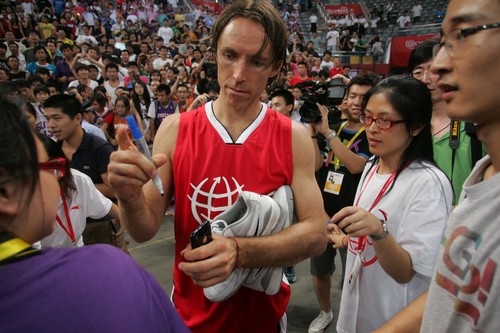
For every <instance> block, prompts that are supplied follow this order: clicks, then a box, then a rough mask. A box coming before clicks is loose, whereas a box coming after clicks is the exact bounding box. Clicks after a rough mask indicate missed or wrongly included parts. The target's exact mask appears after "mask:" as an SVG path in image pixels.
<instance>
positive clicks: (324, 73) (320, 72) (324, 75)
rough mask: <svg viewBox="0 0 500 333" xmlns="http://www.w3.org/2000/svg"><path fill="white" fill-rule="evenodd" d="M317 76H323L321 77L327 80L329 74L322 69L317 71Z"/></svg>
mask: <svg viewBox="0 0 500 333" xmlns="http://www.w3.org/2000/svg"><path fill="white" fill-rule="evenodd" d="M318 76H323V77H326V78H327V79H328V78H329V77H330V74H329V73H328V71H327V70H324V69H322V70H320V71H319V73H318Z"/></svg>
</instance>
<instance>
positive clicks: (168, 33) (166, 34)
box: [157, 19, 174, 45]
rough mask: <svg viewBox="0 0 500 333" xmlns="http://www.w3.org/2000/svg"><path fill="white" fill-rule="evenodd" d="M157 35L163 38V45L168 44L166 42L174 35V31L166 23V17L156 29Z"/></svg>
mask: <svg viewBox="0 0 500 333" xmlns="http://www.w3.org/2000/svg"><path fill="white" fill-rule="evenodd" d="M157 35H158V36H160V37H161V38H163V42H164V45H168V43H169V42H170V39H172V37H174V31H173V30H172V28H170V26H169V25H168V20H167V19H165V20H163V27H161V28H160V29H158V34H157Z"/></svg>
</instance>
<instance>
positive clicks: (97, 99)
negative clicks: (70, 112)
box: [92, 92, 108, 109]
mask: <svg viewBox="0 0 500 333" xmlns="http://www.w3.org/2000/svg"><path fill="white" fill-rule="evenodd" d="M92 102H97V104H99V106H100V107H102V108H103V109H104V107H105V106H106V103H107V102H108V100H107V99H106V97H104V96H103V95H102V94H100V93H98V92H94V95H92Z"/></svg>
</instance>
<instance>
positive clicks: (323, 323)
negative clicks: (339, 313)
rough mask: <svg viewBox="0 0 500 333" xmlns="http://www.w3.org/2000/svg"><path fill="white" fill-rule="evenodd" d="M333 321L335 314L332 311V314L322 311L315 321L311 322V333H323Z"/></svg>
mask: <svg viewBox="0 0 500 333" xmlns="http://www.w3.org/2000/svg"><path fill="white" fill-rule="evenodd" d="M332 320H333V313H332V311H330V312H328V313H327V312H325V311H321V312H320V313H319V315H318V316H317V317H316V318H314V320H313V321H312V322H311V325H309V331H308V332H309V333H323V331H324V330H325V329H326V328H327V327H328V325H330V323H331V322H332Z"/></svg>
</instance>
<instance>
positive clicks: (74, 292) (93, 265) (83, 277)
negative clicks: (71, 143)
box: [0, 98, 189, 333]
mask: <svg viewBox="0 0 500 333" xmlns="http://www.w3.org/2000/svg"><path fill="white" fill-rule="evenodd" d="M0 105H2V112H0V127H1V128H2V130H1V131H0V154H2V158H0V313H1V314H2V315H1V318H2V320H1V329H0V330H1V331H2V332H5V333H10V332H36V331H39V330H40V328H43V330H44V331H47V332H167V333H168V332H183V333H184V332H189V331H188V329H187V328H186V327H185V325H184V323H183V321H182V319H180V317H179V315H178V314H177V313H176V312H175V309H174V308H173V306H172V303H171V302H170V301H169V300H168V297H167V295H166V294H165V292H164V291H163V290H162V289H161V287H160V285H159V284H158V283H157V282H156V280H155V279H154V277H153V276H152V275H151V274H150V273H148V272H146V271H145V270H144V269H143V268H141V267H140V266H139V265H138V264H137V263H136V262H135V261H134V259H133V258H131V257H130V256H128V255H126V254H124V253H123V252H122V251H120V250H119V249H117V248H115V247H112V246H109V245H104V244H102V245H91V246H84V247H81V248H76V249H75V248H71V249H68V248H60V249H54V248H50V247H49V248H43V249H41V250H38V249H35V248H33V247H32V246H31V244H33V243H35V242H37V241H39V240H40V239H42V238H44V237H47V236H48V235H50V234H51V233H52V232H53V230H54V221H55V219H56V214H57V212H58V209H57V207H58V202H59V200H60V190H59V189H60V188H59V178H60V177H61V176H62V175H64V173H65V172H66V169H65V166H64V163H63V162H61V160H59V159H57V158H55V159H52V158H50V157H49V156H48V155H47V152H46V150H45V148H44V146H43V144H42V143H41V141H40V140H39V139H38V138H37V137H36V135H35V134H34V132H33V130H32V129H31V127H30V125H29V124H28V122H27V120H26V119H25V117H24V115H23V113H22V111H21V110H20V109H19V107H18V106H17V105H16V104H15V102H12V101H11V100H8V99H4V98H0Z"/></svg>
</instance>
